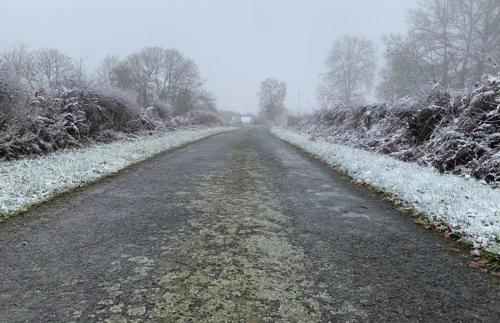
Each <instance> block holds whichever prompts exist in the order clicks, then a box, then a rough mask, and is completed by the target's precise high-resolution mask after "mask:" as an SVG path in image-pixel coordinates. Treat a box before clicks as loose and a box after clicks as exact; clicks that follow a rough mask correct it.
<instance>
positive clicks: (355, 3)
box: [0, 0, 415, 112]
mask: <svg viewBox="0 0 500 323" xmlns="http://www.w3.org/2000/svg"><path fill="white" fill-rule="evenodd" d="M414 2H415V0H301V1H299V0H162V1H160V0H141V1H139V0H135V1H134V0H107V1H105V0H31V1H30V0H0V12H1V13H2V14H1V19H0V50H3V49H7V48H9V47H11V46H12V45H13V44H18V43H21V42H23V43H26V44H28V45H29V46H30V47H32V48H38V47H53V48H57V49H59V50H61V51H63V52H64V53H66V54H68V55H70V56H72V57H75V58H78V57H80V56H81V57H84V58H85V61H86V64H87V66H88V67H89V68H93V67H95V66H96V65H97V64H98V63H99V61H100V60H101V59H102V57H103V56H104V55H106V54H117V55H119V56H121V57H123V56H126V55H127V54H130V53H132V52H134V51H137V50H139V49H141V48H142V47H145V46H162V47H174V48H177V49H179V50H180V51H181V52H182V53H184V54H185V55H186V56H189V57H190V58H192V59H194V60H195V61H196V62H197V63H198V65H199V67H200V70H201V73H202V75H203V77H204V78H206V79H207V87H208V88H209V89H210V90H212V91H213V92H214V93H215V94H216V96H217V99H218V106H219V108H220V109H232V110H237V111H242V112H245V111H249V112H255V111H256V110H257V99H256V93H257V91H258V87H259V84H260V82H261V81H262V80H263V79H265V78H266V77H273V78H277V79H280V80H283V81H285V82H286V83H287V85H288V97H287V106H288V107H289V108H290V109H292V110H296V108H297V101H298V99H297V93H298V91H299V90H300V92H301V98H302V99H301V102H302V109H307V108H310V107H311V106H314V105H315V103H316V99H315V92H316V86H317V84H318V79H319V74H321V73H322V72H323V71H324V61H325V59H326V56H327V54H328V51H329V50H330V48H331V46H332V43H333V41H334V40H335V39H336V38H338V37H341V36H342V35H344V34H352V35H363V36H367V37H369V38H372V39H373V40H375V41H376V42H377V49H378V51H379V52H380V53H381V52H382V50H383V48H382V47H381V43H380V38H381V37H382V35H384V34H387V33H395V32H403V31H404V30H405V28H406V26H405V19H406V11H407V10H408V9H409V8H411V7H413V6H414Z"/></svg>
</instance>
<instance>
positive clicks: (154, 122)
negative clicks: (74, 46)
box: [0, 78, 222, 160]
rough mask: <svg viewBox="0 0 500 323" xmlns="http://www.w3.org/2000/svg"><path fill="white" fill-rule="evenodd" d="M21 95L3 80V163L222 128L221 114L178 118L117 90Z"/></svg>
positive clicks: (0, 141)
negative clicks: (145, 135) (151, 135)
mask: <svg viewBox="0 0 500 323" xmlns="http://www.w3.org/2000/svg"><path fill="white" fill-rule="evenodd" d="M17 93H20V92H19V91H18V90H17V88H16V84H15V83H14V82H12V81H9V82H7V81H6V80H2V79H1V78H0V159H8V160H11V159H18V158H21V157H24V156H29V155H43V154H47V153H51V152H54V151H58V150H61V149H66V148H71V147H84V146H86V145H89V144H93V143H96V142H111V141H116V140H120V139H123V138H124V137H134V136H136V134H137V133H140V132H144V131H160V130H166V129H169V130H172V129H178V128H182V127H188V126H197V125H203V126H212V127H213V126H220V125H222V123H221V121H220V120H219V119H218V115H217V112H216V111H212V110H210V111H197V110H194V111H188V112H187V113H186V114H183V115H180V116H176V117H173V116H172V114H171V113H170V111H169V107H168V106H166V105H165V104H162V103H155V105H156V106H152V107H140V106H138V105H137V104H135V103H134V101H133V100H132V99H131V98H130V97H129V96H128V95H127V93H124V92H122V91H120V90H118V89H113V88H104V89H103V88H95V87H90V88H63V89H60V90H52V91H48V92H43V91H39V92H38V93H37V94H36V95H34V96H29V95H26V94H25V95H17Z"/></svg>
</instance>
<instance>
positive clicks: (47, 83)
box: [35, 49, 76, 89]
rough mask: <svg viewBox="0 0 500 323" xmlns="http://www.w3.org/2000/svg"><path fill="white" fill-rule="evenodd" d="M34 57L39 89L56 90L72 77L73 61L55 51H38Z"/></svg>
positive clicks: (73, 70) (73, 72)
mask: <svg viewBox="0 0 500 323" xmlns="http://www.w3.org/2000/svg"><path fill="white" fill-rule="evenodd" d="M35 56H36V65H37V74H38V84H39V86H40V87H47V88H49V89H56V88H59V87H61V86H63V85H64V84H65V83H66V82H67V81H69V80H70V79H71V78H72V77H74V75H75V70H76V68H75V65H74V62H73V60H72V59H71V57H69V56H67V55H64V54H63V53H61V52H60V51H58V50H57V49H39V50H37V51H36V52H35Z"/></svg>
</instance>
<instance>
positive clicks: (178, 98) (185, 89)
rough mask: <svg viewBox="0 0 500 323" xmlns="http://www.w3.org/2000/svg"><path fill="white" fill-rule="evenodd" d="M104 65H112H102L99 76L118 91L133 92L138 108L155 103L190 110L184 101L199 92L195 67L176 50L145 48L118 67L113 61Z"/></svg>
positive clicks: (189, 100) (200, 85)
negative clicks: (160, 102) (104, 78)
mask: <svg viewBox="0 0 500 323" xmlns="http://www.w3.org/2000/svg"><path fill="white" fill-rule="evenodd" d="M106 63H107V65H114V66H113V67H111V68H108V66H102V67H101V69H104V70H105V72H101V74H102V75H105V76H106V78H107V79H112V80H113V82H114V83H115V84H116V86H118V87H120V88H122V89H127V90H130V89H133V90H134V91H135V92H136V93H137V96H138V102H139V103H140V104H142V105H148V104H151V103H152V102H154V101H155V100H158V101H162V102H166V103H169V104H171V105H172V106H174V107H176V109H181V110H185V109H190V107H191V106H192V104H191V103H189V104H188V103H187V102H191V100H192V99H194V98H195V97H196V95H198V94H199V93H198V92H199V91H201V89H202V81H201V77H200V74H199V71H198V66H197V65H196V64H195V63H194V62H193V61H192V60H190V59H188V58H185V57H184V56H183V55H182V54H181V53H180V52H179V51H177V50H176V49H171V48H166V49H165V48H160V47H146V48H144V49H143V50H141V51H140V52H138V53H134V54H132V55H129V56H128V57H127V58H126V59H125V60H124V61H122V62H120V63H118V64H116V62H115V61H114V60H108V61H107V62H106ZM103 64H104V63H103ZM107 71H110V72H111V73H110V74H111V75H108V73H107Z"/></svg>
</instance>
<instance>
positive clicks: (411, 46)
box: [318, 0, 500, 108]
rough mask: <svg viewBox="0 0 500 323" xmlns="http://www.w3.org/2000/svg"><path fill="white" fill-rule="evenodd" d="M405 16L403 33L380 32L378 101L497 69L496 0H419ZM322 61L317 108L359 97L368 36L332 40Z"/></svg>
mask: <svg viewBox="0 0 500 323" xmlns="http://www.w3.org/2000/svg"><path fill="white" fill-rule="evenodd" d="M407 21H408V32H407V33H406V34H394V35H387V36H385V37H384V44H385V66H383V67H382V69H381V70H380V71H379V72H378V74H379V75H381V80H380V83H379V84H378V85H377V86H376V94H377V97H378V99H379V100H380V101H384V102H395V101H397V100H399V99H401V98H403V97H407V96H418V95H422V94H425V93H428V92H429V91H430V90H431V89H432V88H433V87H434V86H435V85H436V84H439V85H440V86H441V87H442V88H445V89H462V88H469V89H470V88H472V87H474V86H475V84H476V83H478V82H479V83H481V81H482V77H483V76H484V75H487V74H493V75H496V74H498V73H499V72H500V66H499V64H500V1H498V0H420V1H417V6H416V8H415V9H413V10H410V11H409V13H408V17H407ZM326 65H327V71H326V73H325V74H323V79H322V82H321V84H320V86H319V88H318V99H319V103H320V106H321V107H322V108H331V107H335V106H339V105H343V106H349V105H356V104H362V103H365V100H366V97H367V94H368V93H370V92H371V91H372V90H373V87H374V85H375V84H374V80H375V75H376V74H377V73H376V72H377V66H376V59H375V47H374V44H373V42H372V41H371V40H369V39H366V38H363V37H353V36H345V37H343V38H341V39H339V40H337V41H336V42H335V44H334V46H333V49H332V51H331V52H330V54H329V57H328V59H327V62H326Z"/></svg>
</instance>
